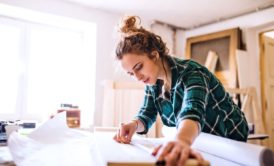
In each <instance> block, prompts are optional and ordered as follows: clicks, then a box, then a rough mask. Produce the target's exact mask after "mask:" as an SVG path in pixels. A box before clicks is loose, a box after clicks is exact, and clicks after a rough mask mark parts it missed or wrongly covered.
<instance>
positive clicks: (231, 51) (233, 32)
mask: <svg viewBox="0 0 274 166" xmlns="http://www.w3.org/2000/svg"><path fill="white" fill-rule="evenodd" d="M240 44H241V43H240V29H239V28H233V29H228V30H224V31H220V32H215V33H210V34H205V35H201V36H195V37H191V38H188V39H187V41H186V58H187V59H193V60H195V61H197V62H199V63H200V64H202V65H204V64H205V59H206V57H207V54H208V52H209V51H214V52H216V53H217V55H218V58H219V60H218V62H217V67H216V71H215V75H216V76H217V77H218V78H219V79H220V81H221V82H222V83H223V84H224V86H226V87H231V88H235V87H237V67H236V50H237V49H239V48H240Z"/></svg>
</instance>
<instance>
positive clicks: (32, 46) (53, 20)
mask: <svg viewBox="0 0 274 166" xmlns="http://www.w3.org/2000/svg"><path fill="white" fill-rule="evenodd" d="M0 10H1V5H0ZM18 10H20V12H22V13H21V15H18V16H12V17H13V18H12V19H11V18H10V17H9V16H7V17H5V16H1V17H0V36H1V37H0V79H1V81H0V91H1V93H0V101H1V103H2V105H1V109H0V117H1V119H9V120H15V119H26V120H29V119H31V120H45V119H47V118H48V117H49V116H50V114H51V113H55V112H56V111H57V109H58V108H59V106H60V104H61V103H69V104H73V105H77V106H79V108H80V110H81V122H82V125H83V126H85V127H86V126H89V125H92V123H93V122H92V120H93V113H94V108H95V107H94V97H95V93H94V92H95V90H94V89H95V61H96V59H95V53H96V50H95V48H96V25H95V24H93V23H90V22H83V21H79V20H75V19H69V18H64V17H61V16H54V15H47V14H44V13H35V12H34V11H33V12H34V13H32V14H31V13H30V12H31V11H29V10H27V13H28V14H27V15H25V16H24V14H23V13H24V11H25V12H26V10H25V9H18ZM17 12H18V11H17ZM30 15H31V16H33V15H35V18H30V17H28V16H30ZM39 15H40V16H41V17H40V18H39ZM22 17H23V18H22ZM28 18H29V19H30V20H28ZM62 21H63V22H62Z"/></svg>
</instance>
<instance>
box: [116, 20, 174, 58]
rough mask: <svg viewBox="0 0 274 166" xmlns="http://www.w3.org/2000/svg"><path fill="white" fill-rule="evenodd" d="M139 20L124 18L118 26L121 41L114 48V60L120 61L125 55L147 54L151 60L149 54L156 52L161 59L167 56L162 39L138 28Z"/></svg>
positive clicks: (166, 49)
mask: <svg viewBox="0 0 274 166" xmlns="http://www.w3.org/2000/svg"><path fill="white" fill-rule="evenodd" d="M137 20H139V24H140V23H141V20H140V18H139V17H137V16H129V17H125V18H124V19H123V21H122V23H121V24H120V28H119V30H120V33H121V39H120V41H119V42H118V45H117V47H116V58H117V59H118V60H121V59H122V58H123V56H124V55H125V54H127V53H135V54H144V53H145V54H147V55H148V56H149V58H152V56H151V52H152V51H157V52H158V53H159V55H160V57H161V58H163V57H164V56H165V55H167V54H168V51H169V50H168V48H167V47H166V43H164V42H163V40H162V38H161V37H160V36H158V35H156V34H154V33H152V32H149V31H147V30H146V29H144V28H143V27H142V26H140V27H138V25H137Z"/></svg>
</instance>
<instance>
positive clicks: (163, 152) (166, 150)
mask: <svg viewBox="0 0 274 166" xmlns="http://www.w3.org/2000/svg"><path fill="white" fill-rule="evenodd" d="M173 146H174V143H173V142H169V143H167V144H165V145H163V147H162V148H160V150H159V157H158V161H162V160H164V159H165V156H166V155H167V154H168V153H169V152H170V151H171V150H172V148H173Z"/></svg>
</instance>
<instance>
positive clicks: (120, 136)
mask: <svg viewBox="0 0 274 166" xmlns="http://www.w3.org/2000/svg"><path fill="white" fill-rule="evenodd" d="M134 133H135V126H134V124H133V123H128V124H124V123H121V124H120V128H119V129H118V130H117V133H116V134H115V135H114V137H113V139H114V140H115V141H117V142H119V143H126V144H128V143H130V142H131V138H132V136H133V134H134Z"/></svg>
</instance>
